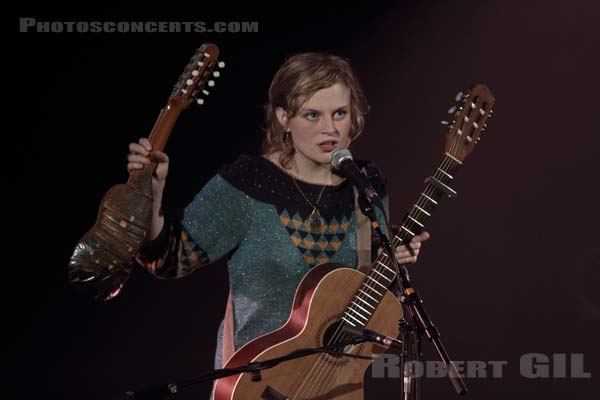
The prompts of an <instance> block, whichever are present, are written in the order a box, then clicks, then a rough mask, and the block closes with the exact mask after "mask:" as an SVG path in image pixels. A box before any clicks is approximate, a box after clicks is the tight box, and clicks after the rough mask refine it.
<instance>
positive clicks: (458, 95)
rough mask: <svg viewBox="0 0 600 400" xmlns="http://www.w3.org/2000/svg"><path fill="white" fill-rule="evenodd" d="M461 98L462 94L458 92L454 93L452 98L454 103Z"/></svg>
mask: <svg viewBox="0 0 600 400" xmlns="http://www.w3.org/2000/svg"><path fill="white" fill-rule="evenodd" d="M462 98H463V92H458V93H456V96H454V100H456V101H460V99H462Z"/></svg>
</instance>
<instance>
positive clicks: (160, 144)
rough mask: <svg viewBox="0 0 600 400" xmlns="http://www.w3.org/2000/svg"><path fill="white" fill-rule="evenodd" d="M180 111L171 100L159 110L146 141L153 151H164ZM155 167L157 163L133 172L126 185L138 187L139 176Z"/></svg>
mask: <svg viewBox="0 0 600 400" xmlns="http://www.w3.org/2000/svg"><path fill="white" fill-rule="evenodd" d="M181 111H182V108H181V107H177V106H176V103H175V102H174V101H173V99H172V98H171V99H169V101H168V102H167V105H166V106H165V107H164V108H163V109H162V110H160V114H159V115H158V118H157V119H156V122H155V123H154V127H153V128H152V131H151V132H150V136H148V141H149V142H150V144H151V145H152V150H153V151H163V150H164V148H165V145H166V144H167V141H168V140H169V136H171V132H172V131H173V127H174V126H175V123H176V122H177V119H178V118H179V115H180V114H181ZM156 166H157V163H152V164H150V165H148V166H147V167H146V168H144V169H142V170H135V171H133V173H132V174H131V175H130V176H129V179H128V180H127V183H128V184H130V185H132V186H134V187H137V186H139V185H140V183H139V182H140V179H142V178H141V175H143V174H147V173H148V171H150V172H151V173H153V172H154V169H155V168H156ZM144 180H145V179H144Z"/></svg>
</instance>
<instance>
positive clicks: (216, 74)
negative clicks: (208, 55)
mask: <svg viewBox="0 0 600 400" xmlns="http://www.w3.org/2000/svg"><path fill="white" fill-rule="evenodd" d="M213 76H214V77H215V78H218V77H220V76H221V73H220V72H219V71H213Z"/></svg>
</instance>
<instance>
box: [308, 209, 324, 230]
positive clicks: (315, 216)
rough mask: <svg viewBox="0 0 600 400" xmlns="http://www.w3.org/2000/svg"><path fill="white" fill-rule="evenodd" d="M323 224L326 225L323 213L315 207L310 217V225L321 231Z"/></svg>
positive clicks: (312, 228)
mask: <svg viewBox="0 0 600 400" xmlns="http://www.w3.org/2000/svg"><path fill="white" fill-rule="evenodd" d="M323 225H325V221H324V220H323V217H322V216H321V213H320V212H319V210H317V209H316V208H313V211H312V213H310V217H308V227H309V228H310V230H311V231H313V232H320V231H321V227H322V226H323Z"/></svg>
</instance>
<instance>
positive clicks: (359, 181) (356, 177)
mask: <svg viewBox="0 0 600 400" xmlns="http://www.w3.org/2000/svg"><path fill="white" fill-rule="evenodd" d="M331 166H332V167H333V168H334V169H336V170H338V171H341V172H343V173H344V175H345V176H346V178H348V180H349V181H350V182H351V183H352V184H353V185H354V186H355V187H356V189H358V191H359V192H360V193H362V194H364V195H365V197H366V198H367V200H368V201H369V203H371V204H375V205H378V206H380V207H382V205H381V199H380V198H379V195H378V194H377V192H376V191H375V189H373V187H372V186H371V183H369V179H367V177H366V176H365V175H364V174H363V173H362V172H360V170H359V169H358V166H357V165H356V164H355V163H354V160H353V159H352V153H350V150H348V149H343V148H338V149H335V150H333V152H332V153H331Z"/></svg>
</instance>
